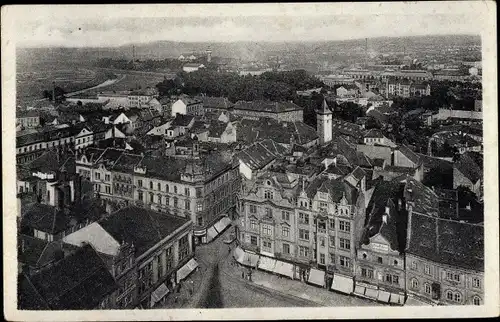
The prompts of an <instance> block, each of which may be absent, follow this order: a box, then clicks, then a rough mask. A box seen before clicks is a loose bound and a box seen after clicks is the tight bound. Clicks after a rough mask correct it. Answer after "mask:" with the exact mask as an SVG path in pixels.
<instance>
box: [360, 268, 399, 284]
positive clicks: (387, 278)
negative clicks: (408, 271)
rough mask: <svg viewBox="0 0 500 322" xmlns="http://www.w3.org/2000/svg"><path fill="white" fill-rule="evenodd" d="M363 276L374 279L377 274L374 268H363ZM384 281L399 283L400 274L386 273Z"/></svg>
mask: <svg viewBox="0 0 500 322" xmlns="http://www.w3.org/2000/svg"><path fill="white" fill-rule="evenodd" d="M361 276H362V277H364V278H368V279H373V278H374V276H375V275H374V273H373V269H370V268H361ZM384 281H385V282H387V283H390V284H395V285H399V275H394V274H390V273H387V274H385V277H384Z"/></svg>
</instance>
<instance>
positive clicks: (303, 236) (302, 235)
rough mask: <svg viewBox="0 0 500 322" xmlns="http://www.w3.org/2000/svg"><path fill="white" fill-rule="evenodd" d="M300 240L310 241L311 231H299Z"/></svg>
mask: <svg viewBox="0 0 500 322" xmlns="http://www.w3.org/2000/svg"><path fill="white" fill-rule="evenodd" d="M299 239H304V240H309V230H307V229H299Z"/></svg>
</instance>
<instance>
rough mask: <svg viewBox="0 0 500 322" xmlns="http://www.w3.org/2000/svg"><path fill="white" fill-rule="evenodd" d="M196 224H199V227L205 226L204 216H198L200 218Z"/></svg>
mask: <svg viewBox="0 0 500 322" xmlns="http://www.w3.org/2000/svg"><path fill="white" fill-rule="evenodd" d="M196 224H197V225H198V226H203V217H202V216H198V217H197V218H196Z"/></svg>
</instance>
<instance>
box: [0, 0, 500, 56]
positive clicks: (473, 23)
mask: <svg viewBox="0 0 500 322" xmlns="http://www.w3.org/2000/svg"><path fill="white" fill-rule="evenodd" d="M474 5H477V3H476V4H469V3H456V2H446V3H444V4H443V3H439V2H431V3H425V4H421V3H378V4H377V3H364V4H353V3H343V4H338V3H337V4H325V3H320V4H314V3H308V4H242V5H237V4H218V5H120V6H118V5H107V6H100V7H99V6H47V5H46V6H23V7H17V6H12V7H11V8H9V9H12V11H11V12H10V16H12V15H14V13H15V16H16V19H15V22H13V23H12V24H11V27H12V29H11V31H12V35H13V36H14V38H15V43H16V45H17V46H20V47H52V46H63V47H101V46H106V47H107V46H111V47H112V46H120V45H126V44H130V43H147V42H153V41H161V40H170V41H182V42H234V41H280V42H281V41H327V40H345V39H359V38H371V37H385V36H387V37H398V36H419V35H443V34H473V35H478V34H480V33H481V32H482V31H483V30H484V27H485V26H484V23H482V20H481V19H478V17H479V16H480V15H478V10H477V9H478V8H476V7H470V6H474ZM492 8H494V7H492ZM471 9H474V10H471ZM480 10H488V8H487V7H481V8H480ZM7 16H9V15H7Z"/></svg>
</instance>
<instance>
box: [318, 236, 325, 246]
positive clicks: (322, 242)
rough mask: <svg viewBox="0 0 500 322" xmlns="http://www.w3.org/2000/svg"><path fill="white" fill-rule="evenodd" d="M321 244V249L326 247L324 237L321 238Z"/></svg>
mask: <svg viewBox="0 0 500 322" xmlns="http://www.w3.org/2000/svg"><path fill="white" fill-rule="evenodd" d="M319 244H320V245H321V247H325V238H324V237H321V238H320V239H319Z"/></svg>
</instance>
